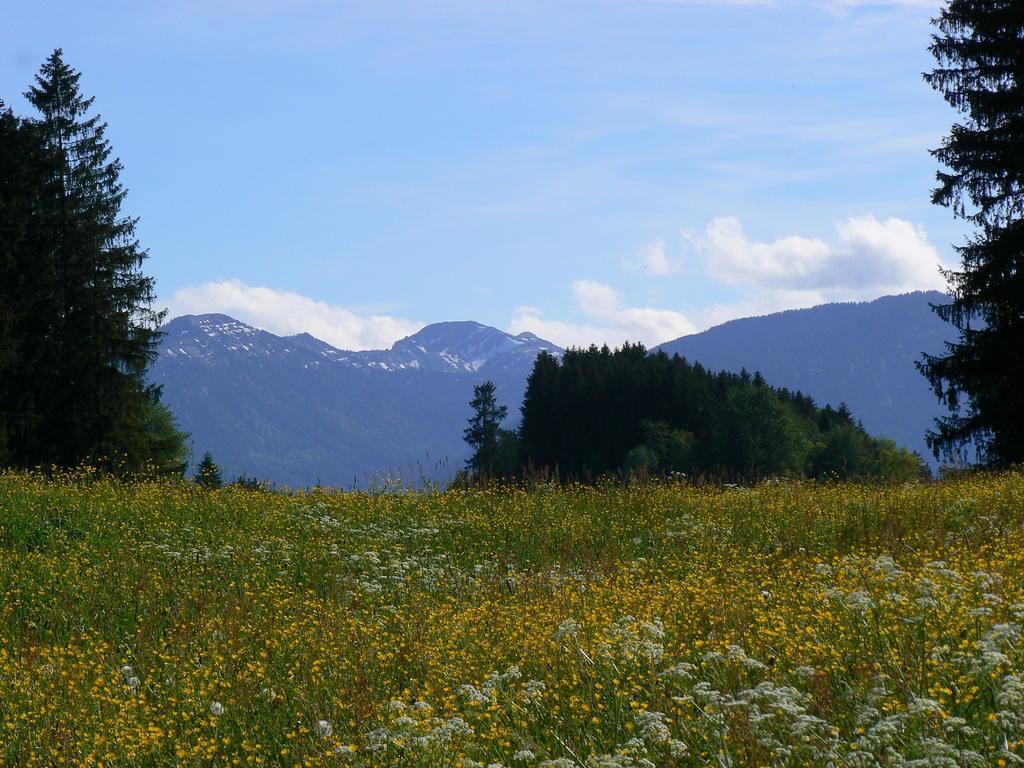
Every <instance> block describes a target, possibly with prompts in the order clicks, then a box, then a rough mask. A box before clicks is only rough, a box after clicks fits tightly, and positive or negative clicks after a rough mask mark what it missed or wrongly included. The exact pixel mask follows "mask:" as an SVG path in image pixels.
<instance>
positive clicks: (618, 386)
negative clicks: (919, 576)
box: [520, 344, 922, 480]
mask: <svg viewBox="0 0 1024 768" xmlns="http://www.w3.org/2000/svg"><path fill="white" fill-rule="evenodd" d="M522 414H523V422H522V427H521V430H520V432H521V436H522V443H523V445H522V454H523V457H524V461H523V463H524V464H525V465H528V466H533V467H539V468H544V467H547V468H550V469H556V468H557V469H558V471H559V473H560V474H561V476H563V477H569V478H594V477H599V476H601V475H606V474H615V473H618V472H623V473H625V474H627V475H628V474H629V473H631V472H634V471H636V470H637V468H638V467H640V466H644V467H646V471H647V472H650V473H654V472H663V473H671V472H684V473H687V474H691V473H696V474H710V475H712V476H715V477H718V478H736V479H743V480H752V479H756V478H760V477H778V476H783V475H793V476H797V477H804V476H810V477H822V478H868V477H885V478H887V479H900V478H904V477H908V476H910V477H918V476H920V474H921V471H922V470H921V466H922V465H921V462H920V460H919V459H918V458H917V457H915V456H914V455H913V454H910V453H909V452H907V451H901V450H900V449H898V448H896V447H895V446H894V445H893V444H892V443H888V442H886V443H883V442H880V441H879V440H876V439H874V438H872V437H871V436H869V435H868V434H867V433H866V432H865V431H864V429H863V428H862V427H861V426H860V425H859V424H857V423H855V422H854V420H853V417H852V415H851V414H850V411H849V409H848V408H846V406H845V405H843V406H841V407H840V408H839V409H838V410H834V409H832V408H830V407H825V408H822V409H819V408H817V407H816V406H815V404H814V401H813V400H812V399H811V398H809V397H807V396H806V395H802V394H800V393H799V392H796V393H793V392H789V391H788V390H784V389H783V390H776V389H773V388H772V387H770V386H769V385H768V384H767V383H766V382H765V381H764V379H763V378H761V377H760V376H759V375H754V376H751V375H750V374H748V373H746V372H742V373H740V374H739V375H736V374H730V373H711V372H710V371H707V370H705V369H704V368H702V367H701V366H700V365H691V364H690V363H689V362H687V361H686V360H685V359H683V358H680V357H678V356H674V357H671V358H670V357H668V355H666V354H664V353H659V354H656V355H649V354H647V351H646V350H645V349H644V348H643V347H642V346H640V345H630V344H627V345H625V346H623V347H622V349H618V350H614V351H612V350H610V349H609V348H608V347H602V348H600V349H599V348H597V347H590V348H589V349H585V350H583V349H570V350H568V351H566V353H565V355H564V356H563V358H562V360H561V361H559V360H557V359H555V358H554V357H552V356H550V355H546V354H542V355H540V356H539V357H538V358H537V361H536V363H535V365H534V369H533V372H532V373H531V375H530V377H529V379H528V381H527V388H526V395H525V398H524V401H523V406H522ZM883 456H884V459H883ZM911 467H912V469H911Z"/></svg>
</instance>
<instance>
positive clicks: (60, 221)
mask: <svg viewBox="0 0 1024 768" xmlns="http://www.w3.org/2000/svg"><path fill="white" fill-rule="evenodd" d="M80 77H81V76H80V74H79V73H78V72H76V71H75V70H73V69H72V68H71V67H69V66H68V65H67V64H66V63H65V62H64V60H63V56H62V52H61V50H60V49H57V50H55V51H54V52H53V54H52V55H51V56H50V57H49V58H48V59H47V60H46V62H45V63H44V64H43V66H42V68H41V69H40V72H39V74H38V75H37V76H36V79H35V85H34V86H32V87H31V88H30V89H29V91H28V92H27V93H26V94H25V96H26V98H27V99H28V100H29V101H30V102H31V104H32V105H33V106H34V107H35V108H36V109H37V110H38V112H39V115H40V117H39V119H38V121H37V124H38V127H39V130H40V132H41V136H42V141H43V142H44V145H45V148H46V150H47V152H48V155H49V157H50V158H51V161H52V164H53V172H52V174H51V178H50V182H51V183H50V186H49V188H48V194H46V195H44V196H43V197H42V199H41V200H40V205H39V215H40V217H41V218H42V220H43V221H44V224H45V227H46V228H47V230H48V233H49V237H50V242H51V251H50V253H49V254H47V260H48V261H49V262H50V263H51V264H52V268H53V271H54V290H53V296H52V298H51V303H52V311H51V312H50V313H49V319H50V321H51V329H52V331H51V332H52V334H53V336H54V338H55V347H56V348H57V350H58V351H59V353H58V354H57V355H56V356H55V357H54V358H53V359H52V360H51V361H50V363H51V365H52V370H53V373H54V374H55V380H54V386H53V387H52V388H51V389H50V392H49V395H50V397H52V398H53V402H52V403H51V406H50V408H49V419H48V423H46V424H45V425H44V431H45V433H46V435H47V437H48V439H49V441H50V442H51V445H52V449H51V453H52V455H51V456H50V457H49V458H50V460H51V461H53V462H55V463H58V464H62V465H73V464H76V463H78V462H80V461H82V460H85V459H92V460H95V461H97V462H98V463H100V464H101V465H104V466H107V467H109V468H118V469H135V468H139V467H140V466H141V465H142V464H143V463H144V462H146V461H147V460H149V459H150V458H151V456H149V455H147V454H148V453H149V451H150V449H151V448H152V447H153V446H152V445H151V444H147V443H146V442H145V441H141V442H140V440H139V430H140V425H143V424H145V423H147V422H152V408H153V404H154V403H157V400H158V397H159V391H158V390H155V389H153V388H150V387H147V386H146V384H145V380H144V374H145V372H146V369H147V367H148V366H149V364H150V362H152V360H153V359H154V357H155V355H156V345H157V343H158V341H159V331H158V327H159V324H160V321H161V320H162V317H163V313H160V312H156V311H154V310H153V309H152V302H153V300H154V292H153V289H154V282H153V279H152V278H151V277H148V276H146V275H145V274H143V272H142V270H141V266H142V263H143V260H144V259H145V258H146V251H145V250H143V249H142V248H141V247H140V245H139V242H138V240H137V239H136V236H135V227H136V223H137V220H136V219H134V218H131V217H127V216H124V215H123V214H122V213H121V206H122V203H123V202H124V199H125V195H126V190H125V188H124V186H123V185H122V184H121V183H120V181H119V175H120V172H121V170H122V166H121V162H120V160H118V159H116V158H112V156H111V155H112V153H111V147H110V142H109V141H108V140H107V138H106V137H105V131H106V127H107V126H106V123H103V122H101V119H100V117H99V116H98V115H90V110H91V108H92V104H93V99H91V98H86V97H84V96H83V95H82V94H81V92H80V90H79V79H80ZM159 407H162V406H159Z"/></svg>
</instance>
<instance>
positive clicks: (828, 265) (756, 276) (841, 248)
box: [696, 216, 945, 301]
mask: <svg viewBox="0 0 1024 768" xmlns="http://www.w3.org/2000/svg"><path fill="white" fill-rule="evenodd" d="M836 230H837V232H838V240H837V241H836V242H834V243H827V242H825V241H824V240H820V239H817V238H809V237H802V236H799V235H792V236H789V237H782V238H779V239H777V240H774V241H772V242H757V241H754V240H751V239H749V238H748V237H747V235H746V233H745V232H744V231H743V226H742V224H741V223H740V221H739V219H737V218H735V217H731V216H728V217H722V218H717V219H714V220H713V221H712V222H711V223H710V224H709V225H708V227H707V230H706V231H705V234H704V237H703V238H698V239H697V240H696V247H697V249H698V251H700V252H701V253H702V254H703V255H704V257H705V264H706V267H707V271H708V274H709V275H711V276H712V277H713V278H715V279H717V280H720V281H722V282H724V283H726V284H728V285H731V286H734V287H736V288H741V289H745V290H747V291H754V292H756V293H757V294H762V295H764V294H769V295H770V294H772V293H777V292H781V293H783V294H784V293H786V292H796V293H805V294H807V293H813V294H815V295H818V296H820V297H821V298H822V300H824V301H841V300H851V299H863V298H875V297H877V296H881V295H884V294H891V293H906V292H908V291H914V290H926V289H932V288H935V289H940V290H941V289H943V288H944V287H945V280H944V279H943V278H942V275H941V274H940V273H939V267H940V263H941V257H940V256H939V252H938V251H937V250H936V249H935V246H933V245H932V244H931V243H929V242H928V236H927V235H926V234H925V231H924V230H923V229H921V228H920V227H915V226H914V225H913V224H911V223H910V222H908V221H904V220H902V219H895V218H890V219H886V220H884V221H880V220H878V219H876V218H875V217H874V216H861V217H854V218H850V219H848V220H847V221H845V222H843V223H841V224H837V225H836Z"/></svg>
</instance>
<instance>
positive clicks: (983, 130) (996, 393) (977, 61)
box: [918, 0, 1024, 466]
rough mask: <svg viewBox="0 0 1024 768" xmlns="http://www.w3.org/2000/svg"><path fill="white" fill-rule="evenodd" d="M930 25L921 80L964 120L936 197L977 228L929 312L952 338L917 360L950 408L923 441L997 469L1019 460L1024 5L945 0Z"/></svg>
mask: <svg viewBox="0 0 1024 768" xmlns="http://www.w3.org/2000/svg"><path fill="white" fill-rule="evenodd" d="M933 23H934V24H935V25H936V27H937V29H938V34H935V35H933V36H932V45H931V47H930V50H931V52H932V54H933V56H934V57H935V60H936V62H937V66H936V68H935V69H934V70H932V71H931V72H930V73H927V74H926V75H925V76H924V77H925V80H926V81H927V82H928V83H929V84H930V85H931V86H932V87H933V88H934V89H936V90H937V91H939V92H941V93H942V95H943V96H944V97H945V99H946V101H947V102H948V103H949V104H950V105H951V106H952V107H954V108H955V109H956V110H957V111H958V112H960V113H961V114H962V115H963V118H964V119H963V122H959V123H956V124H954V125H953V127H952V129H951V130H950V133H949V136H947V137H946V138H945V139H944V140H943V142H942V145H941V146H940V147H939V148H938V149H936V150H934V151H933V152H932V154H933V155H934V156H935V158H936V159H937V160H938V161H939V162H940V163H941V164H942V165H943V166H945V167H946V168H947V169H948V170H943V171H940V172H939V173H938V174H937V179H938V186H937V187H936V189H935V190H934V192H933V193H932V201H933V202H934V203H937V204H939V205H943V206H947V207H950V208H952V210H953V213H954V215H955V216H957V217H959V218H963V219H965V220H967V221H969V222H970V223H971V224H973V225H974V226H975V232H974V234H973V235H971V236H970V237H969V238H968V240H967V241H966V243H965V244H964V245H961V246H959V247H958V248H957V250H958V253H959V255H960V258H961V267H960V269H958V270H950V271H948V272H946V277H947V279H948V281H949V284H950V291H951V293H952V301H951V302H950V303H948V304H943V305H937V306H935V307H934V309H935V311H936V312H937V313H938V315H939V316H940V317H942V318H943V319H944V320H946V321H948V322H950V323H952V324H953V325H954V326H955V327H956V328H957V330H958V331H959V339H958V340H957V341H956V342H952V343H949V344H947V349H946V352H945V354H944V355H936V356H926V357H925V358H924V359H923V360H922V361H921V363H919V366H918V367H919V368H920V370H921V371H922V372H923V373H924V374H925V376H927V377H928V380H929V381H930V382H931V384H932V386H933V388H934V390H935V393H936V395H937V396H938V397H939V398H940V400H941V401H943V402H944V403H945V404H946V405H947V406H948V408H949V411H950V413H949V415H948V416H944V417H942V418H940V419H938V420H937V422H936V428H935V429H934V430H932V431H930V432H929V433H928V443H929V445H930V447H931V448H932V449H933V450H934V451H935V454H936V456H940V455H943V456H946V457H949V458H954V457H957V455H958V454H959V453H960V452H961V451H963V450H965V449H971V448H972V447H973V449H974V450H975V452H976V458H977V459H978V460H979V461H980V462H982V463H985V464H989V465H992V466H1004V465H1009V464H1014V463H1018V462H1021V461H1024V418H1022V417H1021V414H1024V4H1022V3H1021V2H1020V0H950V2H949V4H948V5H947V6H946V7H945V8H944V9H943V10H942V12H941V13H940V15H939V17H938V18H937V19H935V21H934V22H933Z"/></svg>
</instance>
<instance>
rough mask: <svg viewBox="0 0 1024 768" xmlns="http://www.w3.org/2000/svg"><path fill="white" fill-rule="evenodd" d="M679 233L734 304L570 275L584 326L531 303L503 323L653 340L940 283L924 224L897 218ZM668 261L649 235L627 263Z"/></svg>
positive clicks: (553, 333)
mask: <svg viewBox="0 0 1024 768" xmlns="http://www.w3.org/2000/svg"><path fill="white" fill-rule="evenodd" d="M683 238H684V239H685V240H686V241H687V242H688V243H689V244H690V247H691V249H692V250H693V251H694V253H695V254H696V255H697V256H698V257H700V258H701V259H702V261H703V263H704V268H705V270H706V272H707V274H708V276H709V277H710V278H711V279H712V281H713V282H715V283H718V284H720V285H723V286H727V287H729V288H731V289H733V292H734V294H735V298H734V300H731V301H730V300H727V301H725V302H720V303H716V304H705V305H697V306H696V307H692V308H688V309H687V312H686V313H685V314H684V313H682V312H677V311H673V310H665V309H652V308H649V307H630V306H626V304H625V302H624V301H623V299H622V297H621V296H620V295H619V294H618V292H616V291H615V289H613V288H612V287H611V286H609V285H607V284H604V283H598V282H594V281H591V280H577V281H576V282H574V283H573V284H572V291H573V296H574V299H575V304H576V308H577V310H578V311H579V313H580V314H581V315H582V316H583V318H584V322H580V323H573V322H568V321H564V320H559V319H553V318H548V317H546V316H545V315H544V313H542V312H541V311H540V310H539V309H536V308H534V307H519V308H518V309H516V311H515V314H514V318H513V320H512V323H511V327H512V330H513V332H516V333H518V332H519V331H524V330H529V331H532V332H533V333H536V334H537V335H538V336H541V337H543V338H546V339H550V340H551V341H554V342H555V343H557V344H560V345H562V346H569V345H574V346H580V345H588V344H591V343H597V344H601V343H607V344H609V345H612V346H615V345H619V344H621V343H622V342H623V341H625V340H629V341H641V342H643V343H644V344H646V345H647V346H652V345H654V344H658V343H661V342H665V341H669V340H671V339H675V338H678V337H679V336H684V335H686V334H689V333H695V332H697V331H698V330H703V329H705V328H709V327H711V326H713V325H718V324H720V323H724V322H726V321H728V320H734V319H736V318H740V317H750V316H753V315H765V314H770V313H772V312H781V311H783V310H786V309H799V308H802V307H812V306H815V305H818V304H824V303H827V302H833V301H864V300H870V299H875V298H878V297H879V296H885V295H889V294H898V293H907V292H910V291H918V290H929V289H936V290H945V289H946V282H945V279H944V278H943V277H942V275H941V274H940V273H939V267H940V265H941V262H942V259H941V257H940V255H939V252H938V251H937V250H936V249H935V247H934V246H933V245H932V244H931V243H930V242H928V236H927V234H926V233H925V231H924V230H923V229H921V228H920V227H917V226H914V225H913V224H912V223H910V222H908V221H904V220H902V219H896V218H889V219H885V220H879V219H877V218H875V217H874V216H860V217H853V218H850V219H847V220H846V221H844V222H842V223H839V224H837V225H836V237H835V239H834V241H833V242H827V241H825V240H822V239H819V238H813V237H804V236H802V235H789V236H786V237H780V238H777V239H775V240H772V241H770V242H759V241H756V240H751V239H750V238H749V237H748V236H747V234H746V233H745V232H744V230H743V225H742V224H741V222H740V220H739V219H738V218H735V217H731V216H725V217H720V218H716V219H714V220H712V221H711V222H710V223H709V224H708V226H707V228H706V229H705V231H704V232H703V233H701V234H692V233H688V232H686V231H684V232H683ZM666 263H668V260H667V259H665V258H664V244H663V242H662V241H656V242H655V243H654V244H653V245H652V246H649V247H648V248H647V249H645V250H644V251H643V252H641V257H640V258H635V259H631V260H628V262H627V264H626V266H627V267H628V268H631V269H635V268H637V267H638V265H639V264H644V265H647V266H648V271H649V272H651V273H655V272H656V270H657V269H658V268H659V266H663V265H664V264H666ZM651 265H654V269H651V268H650V267H651ZM661 274H668V272H662V273H661ZM716 292H717V291H716Z"/></svg>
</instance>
